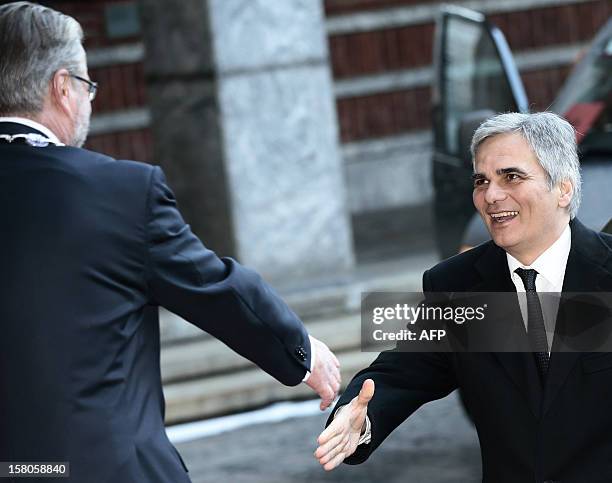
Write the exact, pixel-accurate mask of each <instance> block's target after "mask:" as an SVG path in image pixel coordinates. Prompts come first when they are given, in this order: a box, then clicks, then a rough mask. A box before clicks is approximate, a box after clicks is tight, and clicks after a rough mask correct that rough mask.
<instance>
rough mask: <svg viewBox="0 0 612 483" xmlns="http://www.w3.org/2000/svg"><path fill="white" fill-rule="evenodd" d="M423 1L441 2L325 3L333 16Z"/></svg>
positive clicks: (416, 1) (377, 0)
mask: <svg viewBox="0 0 612 483" xmlns="http://www.w3.org/2000/svg"><path fill="white" fill-rule="evenodd" d="M423 3H440V0H325V3H324V5H325V14H326V15H327V16H330V17H331V16H333V15H341V14H344V13H353V12H362V11H365V10H382V9H385V8H391V7H401V6H405V5H417V4H423Z"/></svg>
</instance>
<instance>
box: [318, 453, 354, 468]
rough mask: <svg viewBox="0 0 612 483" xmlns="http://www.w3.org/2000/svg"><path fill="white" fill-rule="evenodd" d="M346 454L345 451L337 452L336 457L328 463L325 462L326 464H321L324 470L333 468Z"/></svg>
mask: <svg viewBox="0 0 612 483" xmlns="http://www.w3.org/2000/svg"><path fill="white" fill-rule="evenodd" d="M347 456H348V455H347V454H346V453H345V452H341V453H338V455H336V457H335V458H334V459H332V460H331V461H330V462H329V463H326V464H324V465H323V469H324V470H325V471H331V470H333V469H334V468H335V467H337V466H338V465H339V464H340V463H342V462H343V461H344V459H345V458H346V457H347Z"/></svg>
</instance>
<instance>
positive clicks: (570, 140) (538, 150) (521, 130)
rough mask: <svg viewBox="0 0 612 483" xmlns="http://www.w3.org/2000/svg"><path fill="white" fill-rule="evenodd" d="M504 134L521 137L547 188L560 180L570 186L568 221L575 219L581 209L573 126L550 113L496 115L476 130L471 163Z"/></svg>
mask: <svg viewBox="0 0 612 483" xmlns="http://www.w3.org/2000/svg"><path fill="white" fill-rule="evenodd" d="M505 133H517V134H520V135H521V136H522V137H523V139H525V141H527V143H528V144H529V146H530V147H531V150H532V151H533V152H534V154H535V156H536V158H537V159H538V162H539V163H540V165H541V166H542V168H544V171H545V172H546V175H547V177H548V186H549V189H553V187H555V186H557V185H558V184H559V183H561V182H562V181H569V182H570V183H571V184H572V187H573V188H574V190H573V191H574V192H573V195H572V200H571V201H570V204H569V206H568V208H567V209H568V211H569V214H570V218H574V217H575V216H576V213H577V212H578V208H579V207H580V200H581V184H582V180H581V177H580V162H579V161H578V151H577V147H576V132H575V131H574V128H573V127H572V125H571V124H570V123H569V122H567V121H566V120H565V119H563V118H562V117H560V116H557V115H556V114H553V113H552V112H536V113H533V114H523V113H518V112H509V113H505V114H498V115H496V116H493V117H492V118H490V119H487V120H486V121H484V122H483V123H482V124H481V125H480V126H479V127H478V129H476V132H475V133H474V136H473V137H472V145H471V147H470V151H471V153H472V162H473V163H474V162H475V157H476V151H477V150H478V147H479V146H480V145H481V144H482V143H483V142H484V141H485V140H486V139H488V138H490V137H493V136H497V135H498V134H505Z"/></svg>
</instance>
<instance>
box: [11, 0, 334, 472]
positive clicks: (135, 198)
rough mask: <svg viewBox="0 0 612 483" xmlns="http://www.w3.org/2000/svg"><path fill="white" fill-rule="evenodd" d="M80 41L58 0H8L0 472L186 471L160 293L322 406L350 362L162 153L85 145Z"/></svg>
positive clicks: (86, 93)
mask: <svg viewBox="0 0 612 483" xmlns="http://www.w3.org/2000/svg"><path fill="white" fill-rule="evenodd" d="M82 40H83V32H82V29H81V27H80V25H79V24H78V22H77V21H76V20H74V19H73V18H71V17H69V16H66V15H63V14H61V13H60V12H57V11H55V10H52V9H50V8H47V7H44V6H41V5H37V4H34V3H30V2H14V3H10V4H6V5H2V6H0V45H2V53H1V55H0V201H1V203H0V218H1V219H2V223H3V227H4V229H3V230H2V236H1V237H0V266H1V267H2V277H3V280H4V283H3V286H2V291H1V292H0V328H1V333H2V336H1V337H0V478H2V477H6V476H8V477H9V478H10V479H11V481H12V478H11V477H14V478H17V477H23V476H33V475H35V476H36V477H37V478H39V479H40V478H41V477H43V476H42V475H46V476H47V477H57V476H65V475H66V474H68V473H69V474H70V478H71V481H75V482H87V483H95V482H100V483H103V482H107V483H111V482H112V483H116V482H117V483H119V482H126V483H127V482H159V483H162V482H164V483H166V482H173V483H178V482H188V481H189V477H188V475H187V472H186V468H184V465H183V464H182V461H181V459H180V456H179V455H178V453H177V451H176V450H175V449H174V447H173V446H172V444H171V443H170V441H169V440H168V438H167V436H166V433H165V429H164V397H163V393H162V387H161V378H160V367H159V344H160V341H159V337H160V336H159V324H158V307H159V306H164V307H166V308H168V309H169V310H171V311H172V312H174V313H176V314H178V315H180V316H182V317H183V318H184V319H186V320H188V321H190V322H191V323H193V324H195V325H196V326H198V327H200V328H201V329H203V330H205V331H207V332H209V333H210V334H212V335H213V336H215V337H217V338H218V339H220V340H221V341H223V342H224V343H225V344H227V345H228V346H229V347H231V348H232V349H234V350H235V351H236V352H238V353H239V354H241V355H243V356H244V357H246V358H248V359H250V360H251V361H253V362H254V363H256V364H257V365H259V366H260V367H261V368H262V369H263V370H265V371H266V372H268V373H269V374H270V375H272V376H273V377H275V378H276V379H278V380H279V381H280V382H282V383H283V384H286V385H297V384H299V383H300V382H305V383H306V384H307V385H308V386H310V387H311V388H312V389H313V391H315V392H316V393H317V394H318V395H319V396H320V397H321V399H322V402H321V409H324V408H325V407H327V406H328V405H329V404H331V402H332V401H333V399H334V397H335V395H336V393H337V391H338V388H339V385H340V374H339V370H338V361H337V360H336V358H335V357H334V355H333V354H332V353H331V352H330V351H329V349H328V348H327V346H326V345H325V344H323V343H322V342H320V341H318V340H316V339H314V338H312V337H309V335H308V333H307V331H306V329H305V328H304V326H303V324H302V323H301V321H300V320H299V319H298V317H297V316H296V315H295V314H294V313H293V312H292V311H291V310H290V309H289V307H288V306H287V305H286V304H285V303H284V302H283V301H282V300H281V299H280V298H279V296H278V295H276V294H275V292H274V290H273V289H272V288H271V287H270V286H268V285H267V284H266V283H265V282H264V281H263V280H262V279H261V277H259V276H258V275H257V274H256V273H255V272H253V271H251V270H249V269H247V268H244V267H242V266H241V265H240V264H238V263H237V262H236V261H234V260H232V259H229V258H223V259H221V258H218V257H217V256H216V255H215V254H214V253H213V252H211V251H209V250H207V249H206V248H205V247H204V246H203V245H202V243H201V242H200V240H199V239H198V238H197V237H195V236H194V234H193V233H192V232H191V230H190V228H189V226H188V225H187V224H185V222H184V221H183V219H182V217H181V215H180V213H179V211H178V209H177V205H176V202H175V199H174V196H173V194H172V191H171V190H170V188H168V186H167V184H166V182H165V179H164V175H163V173H162V171H161V169H160V168H159V167H155V166H151V165H148V164H145V163H138V162H134V161H119V160H114V159H112V158H109V157H107V156H104V155H102V154H98V153H94V152H90V151H86V150H84V149H80V146H82V145H83V143H84V141H85V138H86V137H87V131H88V127H89V118H90V115H91V101H92V100H93V99H94V97H95V95H96V91H97V88H98V86H97V84H96V83H95V82H94V81H92V80H91V79H89V75H88V71H87V63H86V55H85V51H84V49H83V46H82ZM25 462H27V463H28V464H27V465H22V464H20V463H25ZM42 463H44V464H42ZM59 463H67V464H68V465H69V466H62V465H60V464H59ZM11 465H12V466H11ZM43 479H45V480H46V479H47V478H46V477H44V478H43Z"/></svg>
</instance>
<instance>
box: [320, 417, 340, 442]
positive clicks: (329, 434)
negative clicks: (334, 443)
mask: <svg viewBox="0 0 612 483" xmlns="http://www.w3.org/2000/svg"><path fill="white" fill-rule="evenodd" d="M345 426H346V421H345V420H343V419H339V418H337V419H334V420H333V421H332V422H331V424H330V425H329V426H327V428H325V430H324V431H323V432H322V433H321V434H320V435H319V437H318V438H317V443H319V446H322V445H324V444H325V443H327V442H328V441H329V440H330V439H332V438H333V437H334V436H336V435H338V434H343V433H345V432H346V429H347V428H345Z"/></svg>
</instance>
